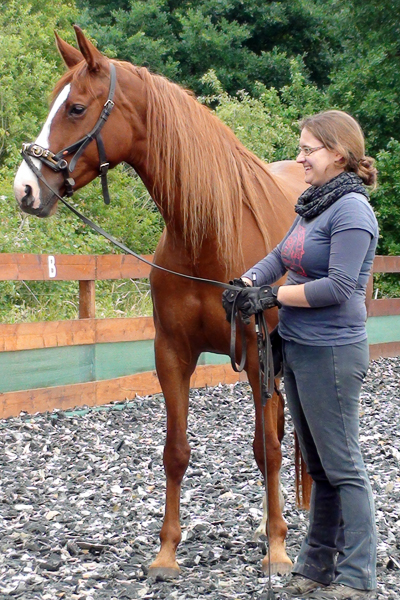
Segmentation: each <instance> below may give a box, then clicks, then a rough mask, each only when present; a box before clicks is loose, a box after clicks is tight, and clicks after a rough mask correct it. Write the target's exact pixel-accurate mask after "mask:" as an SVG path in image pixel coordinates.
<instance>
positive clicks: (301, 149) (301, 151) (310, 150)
mask: <svg viewBox="0 0 400 600" xmlns="http://www.w3.org/2000/svg"><path fill="white" fill-rule="evenodd" d="M322 148H325V146H316V147H315V148H310V147H309V146H303V147H302V146H299V147H298V151H299V154H304V156H310V154H312V153H313V152H316V151H317V150H322Z"/></svg>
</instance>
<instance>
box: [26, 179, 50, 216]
mask: <svg viewBox="0 0 400 600" xmlns="http://www.w3.org/2000/svg"><path fill="white" fill-rule="evenodd" d="M34 203H35V198H34V196H33V193H32V188H31V186H30V185H26V186H25V196H23V197H22V198H21V199H20V201H19V206H20V208H21V210H22V211H23V212H24V213H27V214H28V215H33V216H35V217H40V218H45V217H49V216H50V215H51V214H52V213H53V212H54V211H52V208H53V203H51V202H48V203H46V204H42V203H41V204H40V206H38V207H36V208H35V207H34Z"/></svg>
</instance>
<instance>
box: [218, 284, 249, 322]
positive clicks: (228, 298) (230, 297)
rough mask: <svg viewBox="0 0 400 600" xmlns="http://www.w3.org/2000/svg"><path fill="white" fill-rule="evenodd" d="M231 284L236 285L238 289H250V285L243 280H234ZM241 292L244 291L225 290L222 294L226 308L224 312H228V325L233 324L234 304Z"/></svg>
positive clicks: (223, 304)
mask: <svg viewBox="0 0 400 600" xmlns="http://www.w3.org/2000/svg"><path fill="white" fill-rule="evenodd" d="M229 283H230V284H231V285H236V286H237V287H238V288H246V287H248V284H247V283H245V282H244V281H243V279H234V280H233V281H230V282H229ZM241 291H242V289H238V290H224V291H223V292H222V306H223V307H224V310H225V312H226V320H227V321H228V323H230V322H231V317H232V308H233V303H234V302H235V299H236V298H237V297H238V295H239V294H240V293H241Z"/></svg>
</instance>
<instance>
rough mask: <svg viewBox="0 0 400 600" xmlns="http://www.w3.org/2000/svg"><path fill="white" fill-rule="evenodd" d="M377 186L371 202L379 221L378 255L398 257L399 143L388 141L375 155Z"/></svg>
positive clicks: (399, 228)
mask: <svg viewBox="0 0 400 600" xmlns="http://www.w3.org/2000/svg"><path fill="white" fill-rule="evenodd" d="M377 168H378V178H379V186H378V188H377V190H376V191H375V192H374V193H373V195H372V198H371V202H372V204H373V206H374V208H375V212H376V215H377V218H378V221H379V226H380V230H381V238H380V242H379V247H378V252H379V253H380V254H392V255H400V203H399V197H400V141H398V140H394V139H392V140H390V142H389V143H388V144H387V146H386V148H385V149H384V150H381V151H380V152H379V153H378V155H377Z"/></svg>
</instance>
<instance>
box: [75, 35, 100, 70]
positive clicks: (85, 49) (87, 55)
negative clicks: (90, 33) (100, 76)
mask: <svg viewBox="0 0 400 600" xmlns="http://www.w3.org/2000/svg"><path fill="white" fill-rule="evenodd" d="M74 29H75V34H76V39H77V41H78V46H79V50H80V51H81V52H82V54H83V58H84V59H85V60H86V62H87V65H88V68H89V71H98V70H99V69H100V67H101V65H102V64H104V63H105V62H106V61H107V59H106V58H105V56H103V55H102V53H101V52H100V51H99V50H97V48H96V47H95V46H93V44H92V42H89V40H88V39H87V38H86V37H85V35H84V33H83V31H82V29H81V28H80V27H78V25H74Z"/></svg>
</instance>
